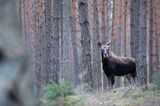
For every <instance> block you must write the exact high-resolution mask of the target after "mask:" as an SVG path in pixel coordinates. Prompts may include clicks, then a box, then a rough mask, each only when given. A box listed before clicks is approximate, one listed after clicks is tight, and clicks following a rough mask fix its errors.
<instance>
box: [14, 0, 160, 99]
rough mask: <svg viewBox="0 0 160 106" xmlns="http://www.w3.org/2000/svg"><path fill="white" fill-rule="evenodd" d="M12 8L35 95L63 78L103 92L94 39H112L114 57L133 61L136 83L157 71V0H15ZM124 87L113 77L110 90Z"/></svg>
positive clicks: (144, 81)
mask: <svg viewBox="0 0 160 106" xmlns="http://www.w3.org/2000/svg"><path fill="white" fill-rule="evenodd" d="M17 6H18V9H17V11H18V12H20V14H21V19H20V20H21V27H22V33H23V36H24V37H25V44H26V46H27V50H28V55H29V58H30V59H29V60H30V66H31V67H30V70H32V72H33V74H32V77H33V78H34V83H35V86H34V88H35V91H36V94H37V96H38V97H42V96H43V95H44V90H43V88H44V86H45V85H46V84H48V83H59V82H63V81H64V80H67V81H69V82H71V83H72V84H73V85H75V86H77V87H78V88H79V89H83V90H84V91H94V90H104V89H106V88H107V87H108V84H107V78H106V76H105V75H104V73H103V70H102V69H101V55H100V48H98V46H97V43H98V42H99V41H101V42H103V43H105V42H107V41H109V40H110V39H111V49H112V51H113V52H114V53H115V54H116V55H119V56H129V57H133V58H135V60H136V64H137V66H136V68H137V73H138V77H137V83H138V84H139V85H141V84H147V83H150V82H152V81H153V76H154V74H155V73H156V72H157V71H158V70H159V68H160V30H159V29H160V1H159V0H40V1H39V0H19V1H17ZM124 85H125V80H124V79H123V78H116V84H115V87H119V86H124Z"/></svg>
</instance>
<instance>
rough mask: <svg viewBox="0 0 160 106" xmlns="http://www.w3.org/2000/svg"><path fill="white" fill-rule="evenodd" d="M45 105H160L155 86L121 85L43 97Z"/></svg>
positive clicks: (158, 92)
mask: <svg viewBox="0 0 160 106" xmlns="http://www.w3.org/2000/svg"><path fill="white" fill-rule="evenodd" d="M42 102H43V104H45V106H160V91H158V90H157V89H156V88H155V86H153V85H148V86H143V87H132V88H130V87H121V88H115V89H113V90H107V91H103V92H96V93H94V94H83V95H70V96H66V97H60V98H57V99H56V100H50V101H49V100H47V99H46V100H45V99H43V101H42Z"/></svg>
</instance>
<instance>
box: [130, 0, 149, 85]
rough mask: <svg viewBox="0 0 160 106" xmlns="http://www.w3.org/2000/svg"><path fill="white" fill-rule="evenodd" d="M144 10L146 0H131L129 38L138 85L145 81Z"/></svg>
mask: <svg viewBox="0 0 160 106" xmlns="http://www.w3.org/2000/svg"><path fill="white" fill-rule="evenodd" d="M146 10H147V1H146V0H131V36H132V39H131V40H132V43H133V44H132V46H133V47H132V49H133V50H134V51H133V50H132V52H133V56H134V57H135V60H136V70H137V81H138V84H139V85H142V84H146V83H147V66H146V64H147V63H146V22H147V20H146V19H147V18H146V17H147V15H146ZM133 36H134V37H133Z"/></svg>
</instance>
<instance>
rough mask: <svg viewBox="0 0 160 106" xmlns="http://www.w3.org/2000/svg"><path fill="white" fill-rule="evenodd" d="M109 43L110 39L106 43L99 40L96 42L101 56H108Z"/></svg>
mask: <svg viewBox="0 0 160 106" xmlns="http://www.w3.org/2000/svg"><path fill="white" fill-rule="evenodd" d="M110 44H111V40H110V41H109V42H108V43H105V44H102V43H101V42H98V46H99V47H100V48H101V55H102V58H108V57H109V55H110Z"/></svg>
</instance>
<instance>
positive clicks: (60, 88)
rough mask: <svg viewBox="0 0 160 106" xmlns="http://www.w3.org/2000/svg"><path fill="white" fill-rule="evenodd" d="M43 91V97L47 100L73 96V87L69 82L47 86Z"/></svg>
mask: <svg viewBox="0 0 160 106" xmlns="http://www.w3.org/2000/svg"><path fill="white" fill-rule="evenodd" d="M44 90H45V97H46V98H47V99H49V100H52V99H55V98H57V97H62V96H68V95H72V94H74V92H73V85H72V84H71V83H70V82H69V81H63V82H61V83H59V84H56V83H54V84H48V85H46V86H45V88H44Z"/></svg>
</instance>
